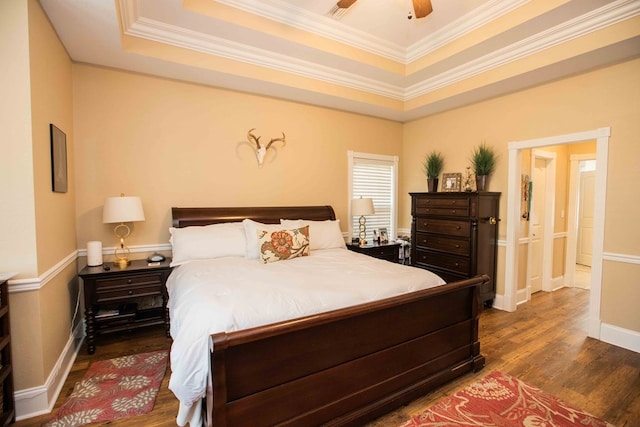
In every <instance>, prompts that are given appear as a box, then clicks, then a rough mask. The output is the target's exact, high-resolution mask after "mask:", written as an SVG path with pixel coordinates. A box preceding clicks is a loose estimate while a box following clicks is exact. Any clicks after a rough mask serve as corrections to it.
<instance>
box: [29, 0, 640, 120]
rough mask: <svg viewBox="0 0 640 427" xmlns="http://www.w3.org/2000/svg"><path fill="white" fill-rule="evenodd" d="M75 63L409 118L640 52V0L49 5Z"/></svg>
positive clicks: (50, 1)
mask: <svg viewBox="0 0 640 427" xmlns="http://www.w3.org/2000/svg"><path fill="white" fill-rule="evenodd" d="M40 3H41V4H42V6H43V8H44V10H45V12H46V14H47V15H48V17H49V19H50V20H51V22H52V24H53V26H54V28H55V29H56V32H57V33H58V35H59V37H60V39H61V40H62V43H63V44H64V45H65V47H66V49H67V51H68V52H69V55H70V56H71V58H72V59H73V60H74V61H76V62H80V63H89V64H95V65H100V66H106V67H112V68H117V69H123V70H130V71H134V72H140V73H146V74H151V75H157V76H162V77H167V78H172V79H178V80H184V81H189V82H194V83H198V84H204V85H209V86H214V87H220V88H228V89H232V90H239V91H243V92H249V93H257V94H261V95H266V96H273V97H278V98H283V99H288V100H292V101H297V102H304V103H310V104H315V105H321V106H326V107H330V108H336V109H340V110H345V111H352V112H356V113H359V114H366V115H372V116H376V117H382V118H386V119H390V120H396V121H408V120H413V119H416V118H419V117H423V116H426V115H429V114H434V113H437V112H440V111H444V110H447V109H450V108H455V107H457V106H461V105H465V104H468V103H472V102H477V101H480V100H483V99H487V98H489V97H494V96H498V95H501V94H505V93H509V92H512V91H515V90H519V89H522V88H525V87H530V86H533V85H536V84H540V83H544V82H547V81H550V80H553V79H558V78H561V77H564V76H568V75H572V74H576V73H579V72H582V71H585V70H589V69H593V68H596V67H601V66H605V65H608V64H612V63H615V62H619V61H623V60H626V59H629V58H633V57H636V56H638V55H640V21H638V19H640V0H432V5H433V13H431V14H430V15H429V16H427V17H425V18H421V19H416V18H412V19H408V15H409V13H410V11H411V9H412V7H411V1H410V0H359V1H357V2H356V3H355V4H354V6H352V7H351V8H349V10H347V11H346V13H344V14H343V15H342V16H340V17H336V16H330V14H329V11H330V10H331V9H332V7H333V5H334V4H335V0H40Z"/></svg>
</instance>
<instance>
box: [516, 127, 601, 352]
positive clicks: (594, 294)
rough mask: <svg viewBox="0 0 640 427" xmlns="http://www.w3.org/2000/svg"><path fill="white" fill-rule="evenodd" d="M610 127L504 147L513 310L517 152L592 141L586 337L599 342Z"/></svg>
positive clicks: (519, 168) (520, 171)
mask: <svg viewBox="0 0 640 427" xmlns="http://www.w3.org/2000/svg"><path fill="white" fill-rule="evenodd" d="M610 135H611V128H610V127H605V128H599V129H596V130H591V131H586V132H579V133H572V134H566V135H557V136H550V137H545V138H536V139H530V140H525V141H512V142H509V144H508V150H509V168H508V169H509V170H508V175H507V238H506V256H505V257H506V260H505V261H506V262H505V281H504V283H505V285H504V286H505V291H504V308H505V310H507V311H515V310H516V308H517V298H516V294H517V290H518V289H517V288H518V286H517V284H518V246H519V245H518V244H519V232H520V230H519V228H520V177H521V174H522V165H521V162H522V160H521V159H520V151H521V150H526V149H530V148H539V147H545V146H550V145H565V144H573V143H577V142H584V141H593V140H595V141H596V162H597V164H598V168H597V170H596V183H595V195H594V203H595V212H594V224H593V265H592V266H591V291H590V292H589V324H588V331H587V334H588V335H589V336H590V337H592V338H596V339H600V325H601V321H600V300H601V297H602V253H603V249H604V248H603V246H604V215H605V201H606V195H607V159H608V156H609V137H610Z"/></svg>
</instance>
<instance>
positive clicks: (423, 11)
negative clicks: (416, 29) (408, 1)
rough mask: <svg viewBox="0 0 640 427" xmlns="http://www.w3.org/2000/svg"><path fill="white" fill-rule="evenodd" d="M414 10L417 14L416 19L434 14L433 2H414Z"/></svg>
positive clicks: (420, 0) (423, 0)
mask: <svg viewBox="0 0 640 427" xmlns="http://www.w3.org/2000/svg"><path fill="white" fill-rule="evenodd" d="M413 10H414V12H415V14H416V18H424V17H425V16H427V15H428V14H430V13H431V12H433V7H432V6H431V0H413Z"/></svg>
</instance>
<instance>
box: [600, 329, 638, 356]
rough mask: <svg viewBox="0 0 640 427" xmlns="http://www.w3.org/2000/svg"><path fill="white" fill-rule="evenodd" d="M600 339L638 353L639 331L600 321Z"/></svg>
mask: <svg viewBox="0 0 640 427" xmlns="http://www.w3.org/2000/svg"><path fill="white" fill-rule="evenodd" d="M600 340H601V341H604V342H606V343H609V344H613V345H616V346H618V347H622V348H626V349H627V350H631V351H635V352H636V353H640V332H636V331H632V330H630V329H624V328H621V327H619V326H613V325H608V324H606V323H602V324H601V325H600Z"/></svg>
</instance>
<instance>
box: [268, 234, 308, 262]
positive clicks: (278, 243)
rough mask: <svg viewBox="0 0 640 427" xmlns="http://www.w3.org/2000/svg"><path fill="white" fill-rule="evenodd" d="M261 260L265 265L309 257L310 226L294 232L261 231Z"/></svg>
mask: <svg viewBox="0 0 640 427" xmlns="http://www.w3.org/2000/svg"><path fill="white" fill-rule="evenodd" d="M257 236H258V245H259V246H260V259H261V260H262V262H263V263H265V264H266V263H268V262H276V261H283V260H287V259H293V258H297V257H301V256H307V255H309V226H306V227H302V228H296V229H293V230H259V231H258V232H257Z"/></svg>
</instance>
